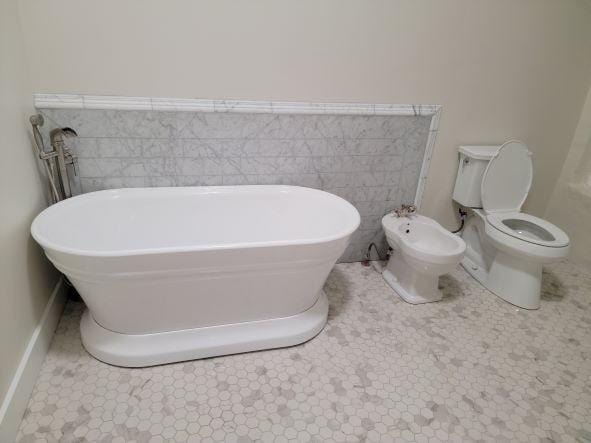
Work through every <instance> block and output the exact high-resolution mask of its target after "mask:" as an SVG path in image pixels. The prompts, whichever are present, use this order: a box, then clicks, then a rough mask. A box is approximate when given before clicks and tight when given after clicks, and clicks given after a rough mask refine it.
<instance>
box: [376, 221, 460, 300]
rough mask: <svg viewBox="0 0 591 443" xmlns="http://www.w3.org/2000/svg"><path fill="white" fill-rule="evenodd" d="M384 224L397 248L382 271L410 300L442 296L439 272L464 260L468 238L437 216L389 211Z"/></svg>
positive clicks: (441, 272)
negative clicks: (402, 215) (442, 222)
mask: <svg viewBox="0 0 591 443" xmlns="http://www.w3.org/2000/svg"><path fill="white" fill-rule="evenodd" d="M382 226H383V228H384V231H385V233H386V238H387V240H388V244H389V245H390V247H391V248H392V249H393V253H392V255H391V256H390V260H389V261H388V264H387V266H386V269H385V270H384V272H383V273H382V275H383V277H384V279H385V280H386V282H387V283H388V284H389V285H390V286H391V287H392V288H393V289H394V291H396V293H398V295H400V297H401V298H402V299H403V300H404V301H407V302H408V303H412V304H420V303H430V302H435V301H439V300H441V298H442V293H441V291H440V290H439V288H438V283H439V276H440V275H443V274H446V273H448V272H449V271H451V270H452V269H453V268H454V267H455V266H456V265H457V264H458V263H460V260H461V259H462V257H463V255H464V251H465V249H466V245H465V243H464V241H463V240H462V239H461V238H460V237H458V236H456V235H454V234H452V233H451V232H449V231H446V230H445V229H444V228H443V227H441V225H440V224H439V223H437V222H436V221H435V220H432V219H430V218H428V217H424V216H422V215H417V214H415V215H411V216H407V217H397V216H396V215H395V214H387V215H385V216H384V217H383V218H382Z"/></svg>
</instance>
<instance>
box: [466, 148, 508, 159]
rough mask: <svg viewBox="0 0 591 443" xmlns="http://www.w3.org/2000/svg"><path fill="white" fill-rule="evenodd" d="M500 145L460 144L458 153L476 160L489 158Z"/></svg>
mask: <svg viewBox="0 0 591 443" xmlns="http://www.w3.org/2000/svg"><path fill="white" fill-rule="evenodd" d="M500 147H501V146H500V145H495V146H491V145H486V146H465V145H464V146H460V149H459V151H460V153H461V154H464V155H465V156H466V157H470V158H473V159H476V160H490V159H491V158H493V157H494V156H495V154H496V153H497V152H498V151H499V148H500Z"/></svg>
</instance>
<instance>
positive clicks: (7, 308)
mask: <svg viewBox="0 0 591 443" xmlns="http://www.w3.org/2000/svg"><path fill="white" fill-rule="evenodd" d="M17 12H18V7H17V2H16V0H3V1H1V2H0V59H1V60H2V61H1V62H0V153H1V155H2V157H1V160H0V403H2V400H3V399H4V396H5V394H6V391H7V389H8V386H9V384H10V382H11V379H12V377H13V375H14V373H15V370H16V368H17V366H18V364H19V362H20V359H21V357H22V355H23V352H24V350H25V347H26V345H27V342H28V341H29V339H30V338H31V335H32V333H33V330H34V329H35V327H36V326H37V323H38V322H39V319H40V317H41V314H42V313H43V310H44V309H45V306H46V304H47V301H48V299H49V295H50V293H51V291H52V289H53V287H54V285H55V283H56V282H57V273H56V272H55V271H54V269H53V267H52V266H51V265H50V264H49V262H48V261H47V260H46V259H45V257H44V256H43V253H42V251H41V249H40V248H39V247H37V245H36V244H35V243H34V241H33V240H32V238H31V236H30V235H29V227H30V224H31V221H32V219H33V217H34V216H35V215H37V213H39V211H40V210H41V209H42V208H44V207H45V198H44V194H43V192H42V189H43V187H42V185H41V183H40V178H39V173H38V171H37V165H36V163H35V159H34V156H33V152H32V148H31V143H30V140H29V137H28V132H27V129H28V116H29V115H30V113H32V112H33V110H32V106H31V88H30V86H29V84H28V79H27V77H28V76H27V69H26V65H25V62H24V58H23V40H22V33H21V29H20V25H19V20H18V15H17Z"/></svg>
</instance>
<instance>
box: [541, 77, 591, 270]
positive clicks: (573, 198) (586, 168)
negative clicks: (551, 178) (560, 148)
mask: <svg viewBox="0 0 591 443" xmlns="http://www.w3.org/2000/svg"><path fill="white" fill-rule="evenodd" d="M546 218H547V219H548V220H550V221H551V222H552V223H555V224H556V225H558V226H560V227H561V228H562V229H564V230H565V231H566V233H567V234H568V235H569V237H570V240H571V248H572V249H571V253H570V259H571V260H572V261H574V262H575V263H578V264H579V265H581V266H582V267H584V268H585V269H587V270H588V271H589V272H591V235H590V234H589V223H590V222H591V88H590V89H589V92H588V94H587V99H586V101H585V106H584V107H583V112H582V113H581V119H580V120H579V124H578V126H577V130H576V132H575V136H574V138H573V143H572V145H571V147H570V150H569V151H568V157H567V159H566V161H565V162H564V167H563V168H562V173H561V174H560V178H559V179H558V182H557V184H556V187H555V189H554V192H553V193H552V196H551V198H550V201H549V203H548V209H547V211H546Z"/></svg>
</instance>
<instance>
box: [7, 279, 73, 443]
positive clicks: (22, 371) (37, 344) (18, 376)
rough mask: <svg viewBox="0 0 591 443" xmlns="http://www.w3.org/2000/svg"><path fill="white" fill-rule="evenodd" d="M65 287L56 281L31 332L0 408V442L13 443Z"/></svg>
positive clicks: (56, 322) (65, 289) (61, 308)
mask: <svg viewBox="0 0 591 443" xmlns="http://www.w3.org/2000/svg"><path fill="white" fill-rule="evenodd" d="M67 292H68V291H67V286H66V285H65V284H64V281H63V278H60V279H59V281H58V282H57V283H56V285H55V287H54V288H53V292H52V293H51V297H50V298H49V301H48V302H47V306H46V308H45V311H44V312H43V315H42V316H41V320H40V321H39V323H38V324H37V327H36V328H35V330H34V331H33V335H32V336H31V339H30V340H29V343H28V344H27V348H26V349H25V352H24V354H23V357H22V358H21V361H20V363H19V365H18V368H17V370H16V373H15V374H14V377H13V378H12V382H11V383H10V386H9V388H8V392H7V393H6V397H4V400H3V401H2V406H0V442H13V441H14V440H15V439H16V435H17V432H18V428H19V425H20V423H21V420H22V417H23V414H24V412H25V409H26V408H27V404H28V402H29V398H30V397H31V393H32V392H33V387H34V386H35V382H36V380H37V376H38V375H39V371H40V370H41V365H42V364H43V361H44V360H45V355H46V354H47V351H48V349H49V345H50V343H51V339H52V338H53V333H54V332H55V329H56V327H57V324H58V321H59V319H60V316H61V314H62V311H63V308H64V306H65V303H66V297H67Z"/></svg>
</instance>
